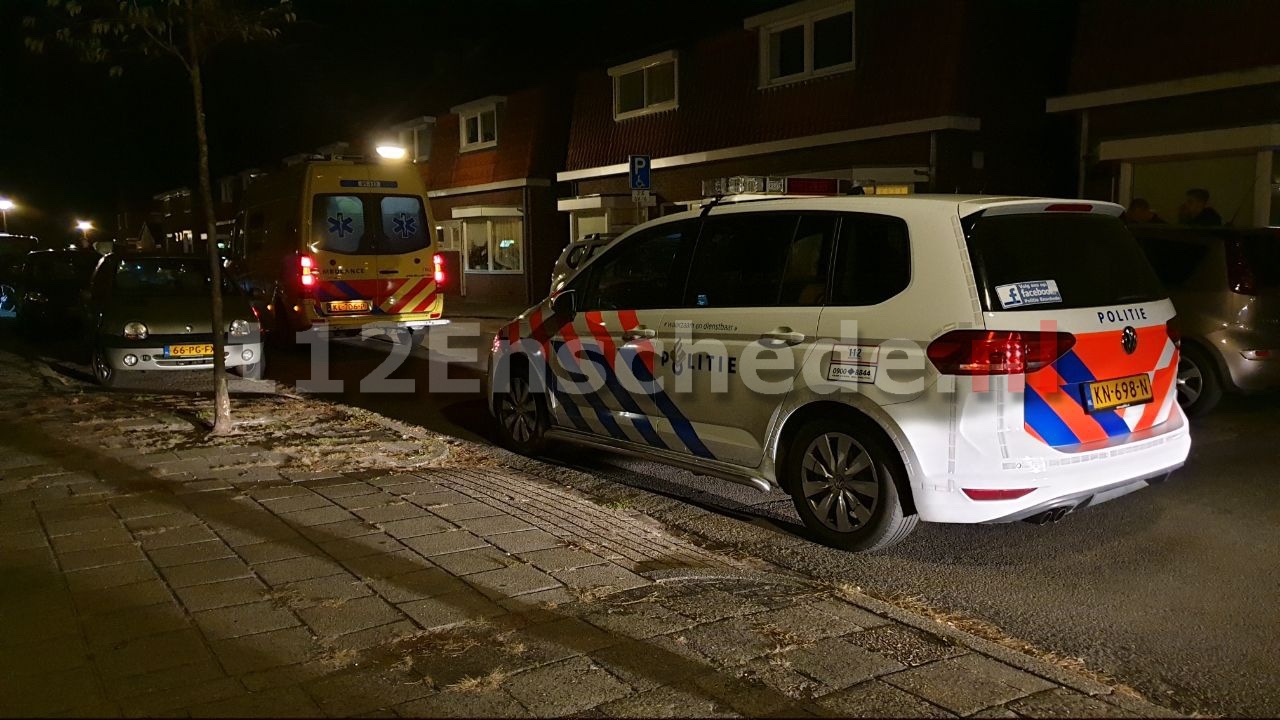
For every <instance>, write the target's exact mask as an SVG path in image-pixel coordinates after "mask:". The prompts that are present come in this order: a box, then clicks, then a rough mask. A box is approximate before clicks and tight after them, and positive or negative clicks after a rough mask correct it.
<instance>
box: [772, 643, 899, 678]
mask: <svg viewBox="0 0 1280 720" xmlns="http://www.w3.org/2000/svg"><path fill="white" fill-rule="evenodd" d="M781 657H782V658H783V659H784V660H786V661H787V662H789V663H790V664H791V667H793V668H795V669H796V670H799V671H800V672H802V673H804V674H805V675H808V676H809V677H811V678H814V679H816V680H820V681H822V683H823V684H825V685H827V686H828V687H831V688H834V689H836V690H842V689H844V688H847V687H849V686H850V685H855V684H857V683H860V682H863V681H865V680H870V679H871V678H874V677H877V676H880V675H884V674H886V673H891V672H896V671H898V670H901V669H902V668H903V666H902V664H901V663H899V662H897V661H895V660H891V659H889V658H886V657H885V656H883V655H880V654H879V653H875V652H872V651H870V650H867V649H866V648H863V647H860V646H858V645H854V644H853V643H850V642H846V641H845V640H842V639H840V638H827V639H825V640H820V641H818V642H816V643H814V644H812V645H806V646H803V647H801V648H798V649H796V650H793V651H790V652H787V653H784V654H783V655H782V656H781Z"/></svg>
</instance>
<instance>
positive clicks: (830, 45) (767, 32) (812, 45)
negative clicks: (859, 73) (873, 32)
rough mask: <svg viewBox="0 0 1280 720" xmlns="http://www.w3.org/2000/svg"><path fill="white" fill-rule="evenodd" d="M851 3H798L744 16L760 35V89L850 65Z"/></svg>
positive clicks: (852, 62) (852, 65)
mask: <svg viewBox="0 0 1280 720" xmlns="http://www.w3.org/2000/svg"><path fill="white" fill-rule="evenodd" d="M853 18H854V16H853V2H852V0H844V2H834V3H833V2H829V1H828V2H822V1H821V0H819V1H817V2H815V1H813V0H810V1H809V2H803V3H799V4H797V5H791V6H787V7H784V8H780V9H778V10H775V11H773V12H769V13H764V14H763V15H757V16H755V17H752V18H748V19H747V21H746V23H745V25H746V27H747V29H749V30H750V29H755V30H757V31H758V32H759V34H760V87H770V86H774V85H785V84H787V83H792V82H797V81H800V80H808V79H810V78H814V77H821V76H823V75H831V74H835V73H841V72H848V71H850V70H852V69H853V67H854V54H853V52H854V42H853V39H854V20H853Z"/></svg>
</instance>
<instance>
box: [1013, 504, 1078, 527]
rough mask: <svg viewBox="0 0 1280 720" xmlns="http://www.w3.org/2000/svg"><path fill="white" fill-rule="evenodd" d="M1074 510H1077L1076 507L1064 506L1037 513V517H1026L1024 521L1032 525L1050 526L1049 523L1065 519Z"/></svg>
mask: <svg viewBox="0 0 1280 720" xmlns="http://www.w3.org/2000/svg"><path fill="white" fill-rule="evenodd" d="M1072 510H1075V507H1073V506H1071V505H1063V506H1061V507H1056V508H1049V509H1048V510H1043V511H1041V512H1038V513H1036V514H1035V515H1031V516H1029V517H1026V518H1024V519H1023V520H1022V521H1023V522H1027V523H1031V524H1032V525H1048V524H1049V523H1056V522H1058V521H1059V520H1061V519H1062V518H1063V517H1065V516H1066V514H1067V513H1069V512H1071V511H1072Z"/></svg>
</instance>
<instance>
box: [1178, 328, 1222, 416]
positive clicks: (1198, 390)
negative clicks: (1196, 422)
mask: <svg viewBox="0 0 1280 720" xmlns="http://www.w3.org/2000/svg"><path fill="white" fill-rule="evenodd" d="M1221 399H1222V381H1221V380H1220V379H1218V371H1217V368H1216V367H1215V366H1214V364H1213V360H1212V359H1211V358H1210V357H1209V355H1208V353H1206V352H1204V351H1203V350H1201V349H1200V348H1198V347H1196V346H1194V345H1186V344H1184V345H1183V346H1182V356H1181V358H1180V359H1179V360H1178V404H1179V405H1181V406H1182V411H1183V412H1185V413H1186V414H1187V417H1200V416H1202V415H1205V414H1206V413H1208V412H1209V411H1210V410H1212V409H1213V408H1214V406H1216V405H1217V404H1218V401H1220V400H1221Z"/></svg>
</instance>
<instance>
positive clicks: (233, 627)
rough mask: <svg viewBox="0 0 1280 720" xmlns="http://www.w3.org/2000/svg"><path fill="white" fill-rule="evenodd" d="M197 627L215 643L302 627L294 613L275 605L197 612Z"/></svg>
mask: <svg viewBox="0 0 1280 720" xmlns="http://www.w3.org/2000/svg"><path fill="white" fill-rule="evenodd" d="M192 617H194V618H195V621H196V624H197V625H199V626H200V629H201V630H203V631H204V634H205V635H206V636H208V637H209V638H210V639H213V640H221V639H225V638H234V637H241V636H244V635H253V634H255V633H260V632H267V631H269V630H281V629H283V628H287V627H293V626H295V625H297V624H298V619H297V618H296V617H294V615H293V613H291V612H289V611H288V610H285V609H283V608H280V607H278V606H277V605H276V604H275V603H272V602H258V603H249V604H246V605H233V606H231V607H224V608H217V609H214V610H205V611H203V612H198V613H194V614H193V615H192Z"/></svg>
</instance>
